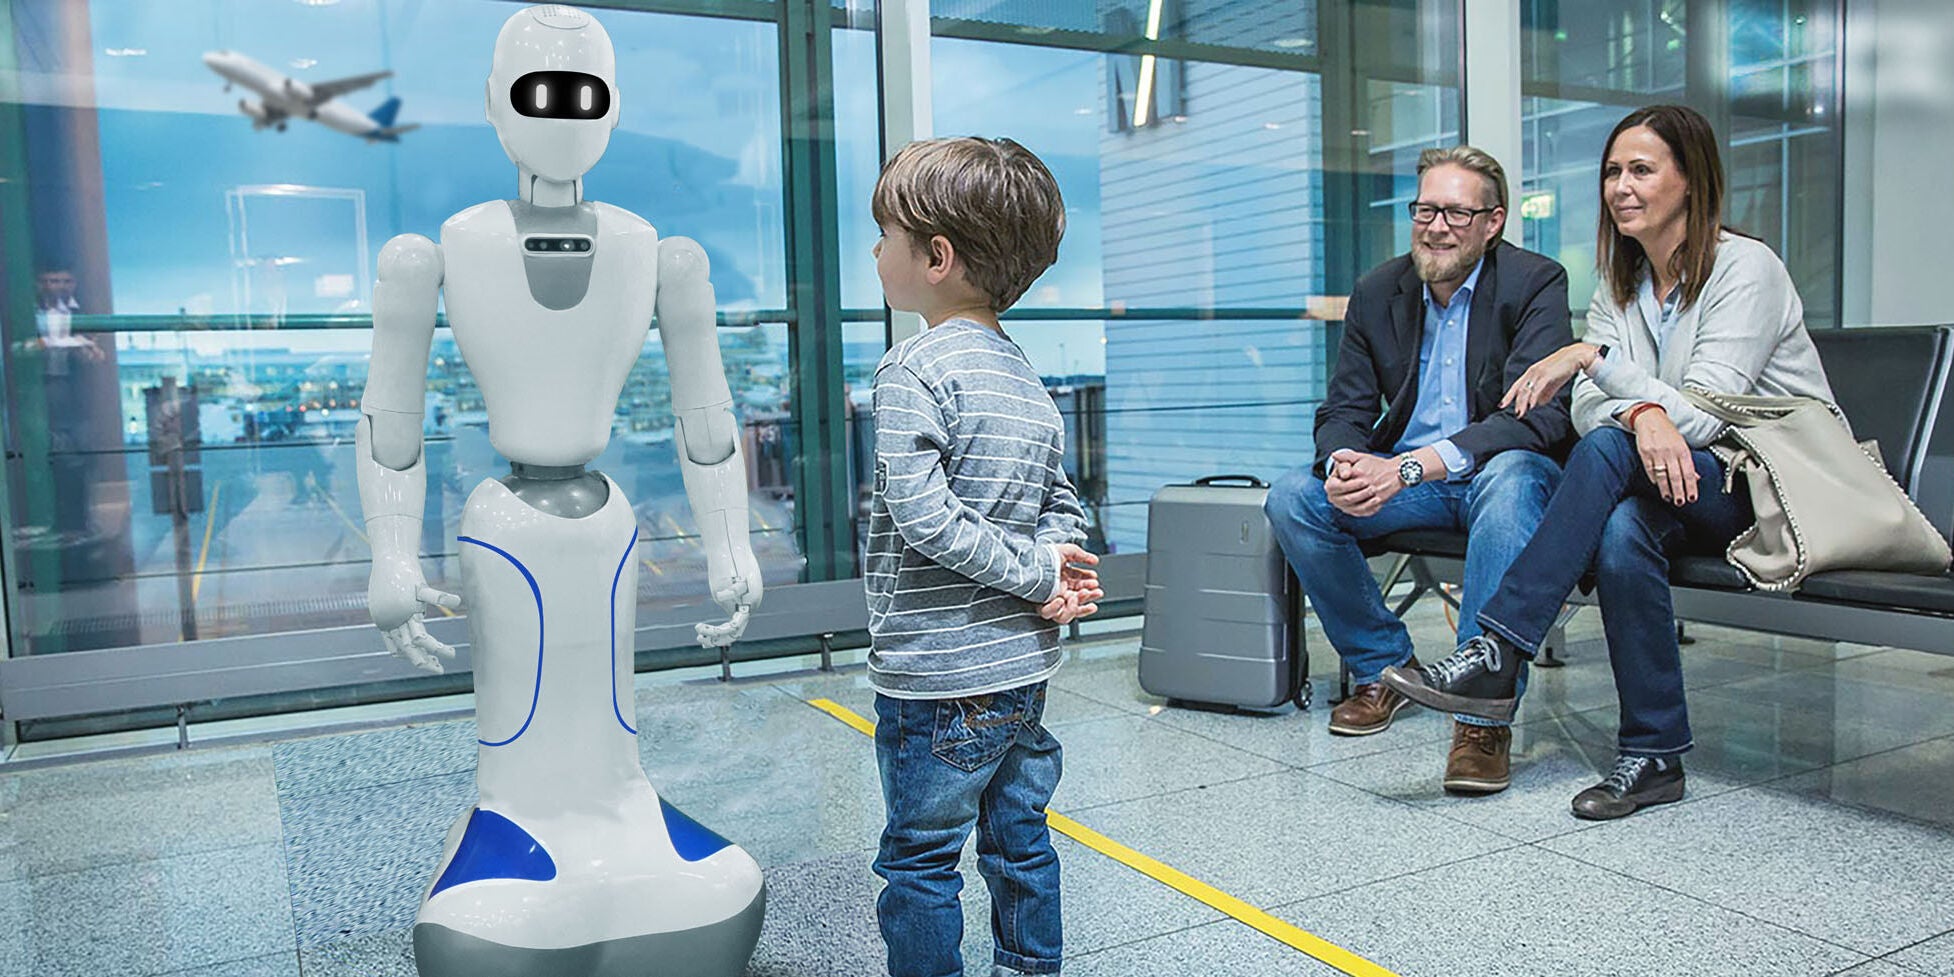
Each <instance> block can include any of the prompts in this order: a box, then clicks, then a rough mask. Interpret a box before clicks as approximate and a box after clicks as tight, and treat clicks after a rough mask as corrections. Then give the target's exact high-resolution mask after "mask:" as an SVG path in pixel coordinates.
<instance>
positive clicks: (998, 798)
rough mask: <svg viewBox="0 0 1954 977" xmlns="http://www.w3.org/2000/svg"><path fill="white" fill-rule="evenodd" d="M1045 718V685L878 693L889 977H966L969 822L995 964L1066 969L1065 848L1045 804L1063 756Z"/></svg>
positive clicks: (878, 909)
mask: <svg viewBox="0 0 1954 977" xmlns="http://www.w3.org/2000/svg"><path fill="white" fill-rule="evenodd" d="M1044 714H1045V683H1044V682H1038V683H1035V684H1032V685H1026V686H1022V687H1019V688H1015V689H1010V690H1008V691H1004V692H997V693H993V694H991V695H979V696H971V697H969V698H963V699H896V698H891V697H889V696H885V695H880V694H878V695H876V697H875V715H876V720H877V723H876V726H875V759H876V763H877V764H878V765H879V766H880V767H881V771H882V797H883V800H884V801H885V802H886V804H887V807H888V826H887V827H886V828H884V829H883V832H882V847H881V851H880V853H878V854H877V855H876V858H875V874H877V875H880V876H882V878H883V879H885V880H887V882H888V885H887V886H885V887H884V888H883V890H882V895H881V896H880V897H879V898H878V899H877V900H876V903H875V915H876V920H877V922H878V923H879V924H880V925H881V928H882V939H883V942H885V943H886V944H888V948H889V973H890V974H891V975H892V977H962V975H963V953H962V950H961V945H962V943H963V909H962V907H961V905H960V904H959V902H958V893H959V892H960V891H961V890H962V889H963V875H962V874H960V873H959V872H958V871H957V859H958V856H960V855H961V854H962V853H963V845H964V841H965V840H966V839H968V838H969V837H970V830H971V828H972V827H975V828H976V829H977V871H978V872H979V873H981V874H982V875H983V877H984V882H985V884H986V885H988V886H989V888H990V891H991V937H992V940H993V942H994V945H995V947H996V950H995V953H994V957H995V960H996V962H997V963H998V964H1000V965H1002V966H1004V967H1009V968H1011V969H1012V970H1015V971H1020V972H1023V973H1027V974H1055V973H1058V969H1059V958H1060V950H1061V941H1060V921H1059V879H1058V852H1056V851H1054V850H1053V849H1052V836H1051V832H1050V831H1049V830H1048V829H1047V828H1046V825H1045V806H1046V805H1047V804H1048V803H1050V801H1051V799H1052V791H1053V790H1055V789H1056V788H1057V787H1058V777H1059V771H1060V767H1061V763H1060V751H1059V745H1058V740H1056V739H1054V738H1053V737H1052V734H1051V732H1050V731H1048V730H1046V729H1045V727H1044V726H1043V725H1041V724H1040V721H1041V720H1042V719H1043V718H1044Z"/></svg>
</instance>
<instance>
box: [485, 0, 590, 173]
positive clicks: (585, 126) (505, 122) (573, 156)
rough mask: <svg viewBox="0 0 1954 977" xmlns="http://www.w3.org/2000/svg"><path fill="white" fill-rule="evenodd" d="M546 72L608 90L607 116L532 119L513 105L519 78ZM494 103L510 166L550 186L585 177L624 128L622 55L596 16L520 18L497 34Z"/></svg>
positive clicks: (562, 11) (573, 12) (562, 13)
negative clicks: (620, 121) (590, 81)
mask: <svg viewBox="0 0 1954 977" xmlns="http://www.w3.org/2000/svg"><path fill="white" fill-rule="evenodd" d="M540 72H553V73H559V74H561V73H570V72H574V73H577V74H580V75H586V76H589V77H591V78H593V79H596V80H597V81H599V82H601V83H602V84H603V85H605V86H606V87H607V89H608V94H609V106H608V108H607V110H606V111H605V112H604V113H603V114H602V115H601V116H598V117H596V118H588V119H584V118H545V117H535V116H531V115H525V114H524V113H522V112H520V111H518V110H517V108H516V107H515V105H513V104H512V102H511V96H510V93H511V89H512V87H513V86H514V85H515V83H516V81H517V80H518V79H520V78H522V77H524V76H525V75H529V74H532V73H540ZM487 102H488V122H489V124H490V125H491V126H494V127H495V134H496V137H497V138H498V139H500V140H501V142H502V150H503V152H505V153H507V154H508V155H509V160H510V161H511V162H513V163H515V164H516V165H517V166H519V167H522V168H523V170H525V171H526V172H529V173H533V174H535V175H537V176H540V177H542V178H544V179H547V180H553V181H557V182H569V181H572V180H576V179H579V178H581V177H582V176H583V175H584V174H585V173H587V172H589V171H590V168H591V167H592V166H595V165H596V164H597V160H598V159H600V158H601V157H602V156H603V155H604V150H605V148H607V147H608V146H609V145H610V139H611V130H612V129H615V128H617V117H618V96H617V56H616V53H615V52H614V50H613V49H612V47H611V37H610V34H609V33H608V32H606V31H605V30H604V25H603V24H602V23H600V22H599V21H598V20H597V19H596V18H595V17H592V16H590V15H589V14H586V13H584V12H583V11H581V10H577V9H574V8H571V7H564V6H557V5H550V6H541V7H525V8H523V9H522V10H518V11H516V13H515V14H514V15H512V16H511V17H510V18H509V19H508V20H507V21H506V22H504V23H503V25H502V31H501V33H500V34H498V35H496V39H495V56H494V59H493V61H492V62H491V64H490V68H489V78H488V92H487Z"/></svg>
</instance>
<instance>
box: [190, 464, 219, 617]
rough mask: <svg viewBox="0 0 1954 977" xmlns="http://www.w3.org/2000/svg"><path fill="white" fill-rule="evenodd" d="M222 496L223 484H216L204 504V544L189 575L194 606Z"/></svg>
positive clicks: (202, 580)
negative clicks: (193, 569)
mask: <svg viewBox="0 0 1954 977" xmlns="http://www.w3.org/2000/svg"><path fill="white" fill-rule="evenodd" d="M222 494H224V483H222V482H219V483H217V485H216V487H214V488H212V489H211V490H210V501H209V502H206V503H204V544H203V548H202V549H200V550H198V551H197V570H196V572H195V573H192V574H191V575H190V603H191V605H192V606H195V605H196V603H197V594H198V593H199V592H200V591H202V590H203V589H204V561H205V560H208V559H210V532H211V530H213V529H216V528H217V497H218V496H219V495H222Z"/></svg>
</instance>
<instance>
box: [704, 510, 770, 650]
mask: <svg viewBox="0 0 1954 977" xmlns="http://www.w3.org/2000/svg"><path fill="white" fill-rule="evenodd" d="M730 543H731V545H730V546H729V547H728V549H729V550H731V552H729V553H723V554H712V553H709V554H708V555H707V557H706V576H707V578H708V580H709V581H710V583H711V586H712V599H713V601H714V602H715V603H717V604H718V605H719V606H720V607H721V608H724V609H725V611H726V612H727V613H728V614H731V615H732V619H731V620H728V621H726V622H725V623H723V624H711V623H704V624H699V625H695V626H694V628H693V630H694V632H695V633H696V634H697V635H698V638H699V644H700V646H701V647H705V648H723V647H725V646H727V645H730V644H732V643H733V642H735V641H738V640H739V637H740V635H741V634H744V633H745V632H746V624H747V620H748V618H749V617H751V615H752V613H753V608H755V607H758V606H759V604H760V594H761V590H762V584H761V582H760V561H759V560H756V559H754V557H753V544H752V543H751V542H749V541H748V540H747V539H746V538H745V537H740V538H737V539H734V540H731V541H730Z"/></svg>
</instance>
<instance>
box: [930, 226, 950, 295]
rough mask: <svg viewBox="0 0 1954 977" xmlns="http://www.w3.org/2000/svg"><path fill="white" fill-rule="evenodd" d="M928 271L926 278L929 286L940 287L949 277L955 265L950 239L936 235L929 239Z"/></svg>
mask: <svg viewBox="0 0 1954 977" xmlns="http://www.w3.org/2000/svg"><path fill="white" fill-rule="evenodd" d="M928 248H929V262H930V263H929V270H928V272H927V275H926V277H927V278H928V279H929V283H930V284H931V285H940V284H942V283H943V281H944V280H945V279H947V278H949V277H950V272H951V270H952V269H954V268H955V267H956V264H957V249H956V246H955V245H953V244H951V243H950V239H949V238H947V237H944V236H943V235H941V234H938V235H936V236H934V237H931V238H930V239H929V244H928Z"/></svg>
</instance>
